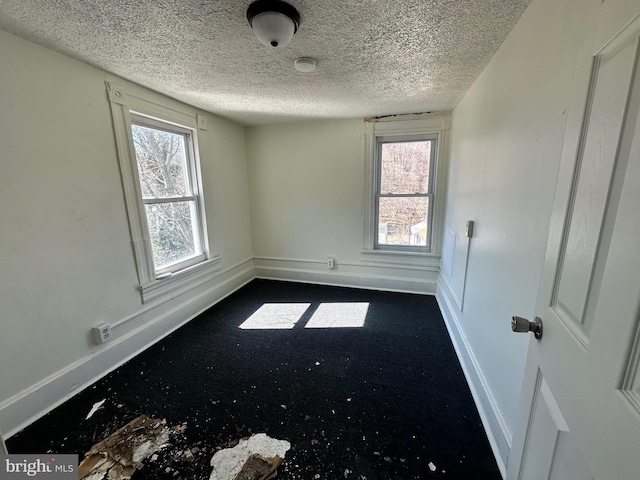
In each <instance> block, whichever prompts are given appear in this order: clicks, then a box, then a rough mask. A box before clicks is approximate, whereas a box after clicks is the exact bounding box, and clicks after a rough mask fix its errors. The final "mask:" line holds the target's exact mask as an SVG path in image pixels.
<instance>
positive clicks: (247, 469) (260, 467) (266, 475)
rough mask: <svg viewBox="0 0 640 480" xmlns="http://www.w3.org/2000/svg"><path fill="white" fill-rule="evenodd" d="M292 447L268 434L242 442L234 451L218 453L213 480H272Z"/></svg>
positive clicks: (213, 464) (216, 454)
mask: <svg viewBox="0 0 640 480" xmlns="http://www.w3.org/2000/svg"><path fill="white" fill-rule="evenodd" d="M290 448H291V444H290V443H289V442H287V441H286V440H276V439H274V438H271V437H269V436H268V435H266V434H265V433H258V434H255V435H252V436H251V437H249V438H243V439H241V440H240V441H239V442H238V444H237V445H236V446H235V447H233V448H225V449H223V450H219V451H217V452H216V453H215V455H214V456H213V458H212V459H211V466H212V467H213V471H212V472H211V477H210V479H209V480H269V479H271V478H274V477H275V476H276V474H277V469H278V467H279V466H280V465H281V464H282V462H283V460H284V457H285V455H286V453H287V451H288V450H289V449H290Z"/></svg>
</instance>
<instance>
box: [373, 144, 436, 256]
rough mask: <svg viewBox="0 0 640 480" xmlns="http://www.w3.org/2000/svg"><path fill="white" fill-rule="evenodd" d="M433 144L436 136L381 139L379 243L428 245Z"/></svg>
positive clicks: (378, 199)
mask: <svg viewBox="0 0 640 480" xmlns="http://www.w3.org/2000/svg"><path fill="white" fill-rule="evenodd" d="M432 147H433V141H432V140H425V141H407V142H380V143H379V149H380V152H379V155H380V157H379V181H378V192H377V202H378V205H377V208H378V245H402V246H426V245H427V240H428V235H429V233H430V232H429V231H428V229H429V201H430V196H431V192H430V191H429V185H430V181H429V180H430V179H429V172H430V167H431V156H432V155H431V149H432ZM381 232H383V233H381Z"/></svg>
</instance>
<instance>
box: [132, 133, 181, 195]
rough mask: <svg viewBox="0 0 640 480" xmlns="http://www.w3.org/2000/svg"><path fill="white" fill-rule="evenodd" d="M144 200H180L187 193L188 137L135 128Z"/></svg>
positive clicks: (135, 143) (134, 139)
mask: <svg viewBox="0 0 640 480" xmlns="http://www.w3.org/2000/svg"><path fill="white" fill-rule="evenodd" d="M131 131H132V133H133V145H134V147H135V150H136V160H137V163H138V174H139V176H140V186H141V188H142V196H143V197H144V198H159V197H178V196H182V195H189V194H190V192H188V191H187V177H186V175H187V165H186V158H187V157H186V150H185V135H181V134H177V133H170V132H165V131H163V130H157V129H155V128H149V127H142V126H140V125H132V126H131Z"/></svg>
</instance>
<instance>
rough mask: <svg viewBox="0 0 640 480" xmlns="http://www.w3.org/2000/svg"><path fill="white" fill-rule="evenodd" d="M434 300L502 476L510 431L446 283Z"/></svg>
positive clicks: (509, 448) (509, 449) (442, 284)
mask: <svg viewBox="0 0 640 480" xmlns="http://www.w3.org/2000/svg"><path fill="white" fill-rule="evenodd" d="M436 300H437V301H438V305H439V306H440V311H441V312H442V316H443V317H444V321H445V325H446V326H447V330H448V331H449V336H450V337H451V341H452V343H453V346H454V348H455V351H456V354H457V355H458V359H459V360H460V364H461V365H462V370H463V371H464V375H465V377H466V379H467V383H468V384H469V388H470V389H471V394H472V395H473V399H474V401H475V404H476V407H477V408H478V413H479V414H480V419H481V420H482V424H483V425H484V429H485V431H486V433H487V438H488V439H489V444H490V445H491V449H492V450H493V454H494V456H495V457H496V462H497V464H498V468H499V469H500V473H501V474H502V478H505V476H506V465H507V458H508V457H509V452H510V451H511V442H512V434H511V431H510V430H509V427H508V425H507V423H506V421H505V419H504V416H503V415H502V412H501V410H500V408H499V407H498V404H497V402H496V400H495V397H494V396H493V393H492V392H491V389H490V388H489V385H488V384H487V381H486V379H485V377H484V374H483V372H482V369H481V368H480V365H479V364H478V361H477V360H476V357H475V355H474V354H473V351H472V350H471V348H470V345H469V342H468V341H467V338H466V337H465V335H464V332H463V331H462V329H461V327H460V323H459V321H458V316H457V312H459V309H457V307H456V304H455V300H454V296H453V295H452V294H451V292H450V291H449V290H448V289H447V285H446V284H444V283H442V282H440V283H439V284H438V288H437V291H436Z"/></svg>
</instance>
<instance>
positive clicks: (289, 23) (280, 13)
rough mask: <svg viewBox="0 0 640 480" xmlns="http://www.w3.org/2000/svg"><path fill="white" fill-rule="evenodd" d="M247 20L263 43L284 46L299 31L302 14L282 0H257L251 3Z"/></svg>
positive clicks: (269, 45)
mask: <svg viewBox="0 0 640 480" xmlns="http://www.w3.org/2000/svg"><path fill="white" fill-rule="evenodd" d="M247 20H249V24H250V25H251V28H253V31H254V33H255V34H256V37H258V40H260V42H261V43H262V44H264V45H266V46H268V47H284V46H285V45H286V44H287V43H289V42H290V41H291V39H292V38H293V35H294V34H295V33H296V32H297V31H298V26H299V25H300V14H299V13H298V11H297V10H296V9H295V8H293V7H292V6H291V5H289V4H288V3H285V2H282V1H280V0H257V1H256V2H253V3H252V4H251V5H249V8H248V9H247Z"/></svg>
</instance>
